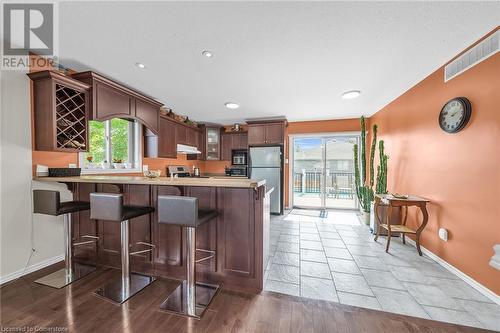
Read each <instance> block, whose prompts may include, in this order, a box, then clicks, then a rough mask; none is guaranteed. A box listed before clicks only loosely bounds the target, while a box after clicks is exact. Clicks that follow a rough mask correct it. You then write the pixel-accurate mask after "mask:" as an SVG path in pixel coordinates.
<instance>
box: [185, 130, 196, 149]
mask: <svg viewBox="0 0 500 333" xmlns="http://www.w3.org/2000/svg"><path fill="white" fill-rule="evenodd" d="M186 144H187V145H188V146H193V147H198V130H197V129H194V128H187V137H186Z"/></svg>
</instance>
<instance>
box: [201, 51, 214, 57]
mask: <svg viewBox="0 0 500 333" xmlns="http://www.w3.org/2000/svg"><path fill="white" fill-rule="evenodd" d="M201 55H203V56H205V57H207V58H212V57H213V56H214V54H213V53H212V52H210V51H203V52H201Z"/></svg>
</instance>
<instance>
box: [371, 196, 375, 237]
mask: <svg viewBox="0 0 500 333" xmlns="http://www.w3.org/2000/svg"><path fill="white" fill-rule="evenodd" d="M375 228H376V227H375V203H374V202H372V203H371V204H370V230H371V232H372V233H375Z"/></svg>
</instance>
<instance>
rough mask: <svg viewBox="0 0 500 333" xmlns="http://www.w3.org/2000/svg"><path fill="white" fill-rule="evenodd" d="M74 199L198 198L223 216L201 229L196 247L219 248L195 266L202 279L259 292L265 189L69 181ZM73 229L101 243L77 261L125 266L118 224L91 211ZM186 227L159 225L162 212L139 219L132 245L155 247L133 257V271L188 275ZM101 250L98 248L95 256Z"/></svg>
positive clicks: (83, 250)
mask: <svg viewBox="0 0 500 333" xmlns="http://www.w3.org/2000/svg"><path fill="white" fill-rule="evenodd" d="M69 188H70V189H71V190H72V192H73V197H74V198H75V200H85V201H88V200H89V195H90V193H92V192H109V193H123V195H124V203H126V204H129V205H141V206H152V207H155V208H157V205H158V202H157V198H158V195H175V196H180V195H186V196H190V197H195V198H198V200H199V206H200V208H206V209H215V210H217V212H219V215H218V216H217V217H216V218H214V219H212V220H210V221H209V222H207V223H205V224H203V225H202V226H200V227H199V228H198V229H197V230H196V247H197V248H201V249H207V250H213V251H216V256H215V257H214V258H213V259H210V260H207V261H203V262H200V263H199V264H197V266H196V279H197V281H200V282H210V283H221V284H223V285H224V288H227V289H233V290H241V291H251V292H258V291H260V290H262V287H263V282H264V262H265V256H266V252H265V242H266V241H265V240H264V237H265V235H267V234H268V233H269V231H268V230H264V227H266V228H268V225H264V223H265V221H264V218H265V217H267V216H269V206H266V207H265V206H264V199H265V187H264V186H261V187H258V188H255V189H254V188H225V187H209V186H166V185H129V184H95V183H77V184H69ZM73 232H74V236H75V237H79V236H80V235H95V236H98V237H99V243H98V244H97V246H96V244H89V245H84V246H79V247H77V248H75V253H74V255H75V261H76V262H88V263H94V264H95V263H97V264H98V265H103V266H108V267H120V262H121V259H120V228H119V224H116V223H108V222H105V221H101V220H91V219H90V214H89V211H81V212H78V213H74V214H73ZM184 235H185V231H183V230H182V228H181V227H179V226H173V225H165V224H162V223H158V213H157V210H156V211H155V212H153V213H151V214H148V215H143V216H140V217H138V218H134V222H133V223H131V225H130V240H131V244H135V243H136V242H140V241H145V242H148V243H152V244H154V245H155V250H154V251H153V252H152V253H145V254H144V255H141V256H131V261H132V262H131V265H132V267H133V268H134V271H136V272H139V273H142V274H151V275H154V276H160V277H165V278H171V279H184V278H185V276H186V244H185V241H184V238H183V237H185V236H184ZM96 249H97V250H98V252H97V256H96Z"/></svg>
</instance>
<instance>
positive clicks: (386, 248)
mask: <svg viewBox="0 0 500 333" xmlns="http://www.w3.org/2000/svg"><path fill="white" fill-rule="evenodd" d="M391 217H392V206H391V205H389V206H387V245H386V247H385V252H387V253H388V252H389V245H390V244H391Z"/></svg>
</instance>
